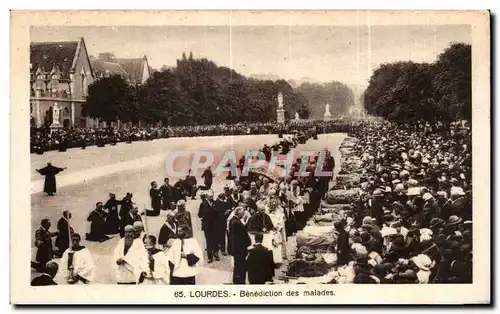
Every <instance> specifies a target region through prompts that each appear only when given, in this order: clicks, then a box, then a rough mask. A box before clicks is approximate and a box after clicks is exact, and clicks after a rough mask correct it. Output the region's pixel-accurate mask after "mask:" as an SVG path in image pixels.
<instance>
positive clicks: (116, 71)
mask: <svg viewBox="0 0 500 314" xmlns="http://www.w3.org/2000/svg"><path fill="white" fill-rule="evenodd" d="M90 64H91V65H92V69H94V73H95V75H96V77H99V76H100V75H101V74H105V73H106V70H108V71H109V74H110V75H121V76H122V77H124V78H128V73H127V72H126V71H125V70H124V69H123V68H122V67H121V65H120V64H118V63H116V62H109V61H101V60H97V59H91V60H90Z"/></svg>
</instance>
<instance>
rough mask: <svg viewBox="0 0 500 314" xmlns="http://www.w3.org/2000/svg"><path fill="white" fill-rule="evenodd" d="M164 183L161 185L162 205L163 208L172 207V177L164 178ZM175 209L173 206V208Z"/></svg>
mask: <svg viewBox="0 0 500 314" xmlns="http://www.w3.org/2000/svg"><path fill="white" fill-rule="evenodd" d="M163 182H164V184H163V185H162V186H161V187H160V194H161V205H162V209H163V210H167V209H170V204H171V202H172V193H173V192H172V189H173V188H172V186H171V185H170V179H169V178H165V180H163ZM171 209H173V208H171Z"/></svg>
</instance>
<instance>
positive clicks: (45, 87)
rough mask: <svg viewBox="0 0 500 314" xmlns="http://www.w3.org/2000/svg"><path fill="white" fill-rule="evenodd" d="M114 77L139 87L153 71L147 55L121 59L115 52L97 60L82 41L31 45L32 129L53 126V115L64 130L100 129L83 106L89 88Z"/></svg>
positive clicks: (104, 54) (101, 54) (105, 54)
mask: <svg viewBox="0 0 500 314" xmlns="http://www.w3.org/2000/svg"><path fill="white" fill-rule="evenodd" d="M112 75H120V76H122V77H123V78H124V79H125V80H126V81H127V82H128V83H129V84H131V85H136V86H137V85H141V84H144V82H146V80H147V79H148V78H149V77H150V75H151V68H150V67H149V64H148V61H147V57H146V56H144V57H142V58H130V59H120V58H116V57H115V56H114V55H113V54H112V53H100V54H99V55H98V58H93V57H90V56H89V54H88V52H87V47H86V45H85V41H84V39H83V38H80V40H78V41H64V42H34V43H31V45H30V114H31V120H30V123H31V126H35V127H41V126H49V125H51V124H52V122H53V118H54V117H53V113H54V112H56V114H58V115H59V117H58V119H56V120H58V121H59V122H60V124H61V126H62V127H64V128H68V127H95V126H97V125H98V123H97V121H96V119H92V118H89V117H85V116H84V115H83V113H82V107H83V104H84V103H85V99H86V97H87V92H88V87H89V85H90V84H92V83H93V82H94V81H96V80H99V79H102V78H105V77H109V76H112ZM53 108H57V109H58V110H56V111H54V110H53Z"/></svg>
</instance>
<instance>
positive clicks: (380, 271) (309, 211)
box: [34, 121, 473, 285]
mask: <svg viewBox="0 0 500 314" xmlns="http://www.w3.org/2000/svg"><path fill="white" fill-rule="evenodd" d="M349 136H350V137H349V138H348V140H346V143H347V142H348V144H346V145H344V148H345V147H348V148H349V149H348V150H345V149H344V152H345V155H343V157H342V161H341V172H340V174H339V176H338V178H337V180H336V181H337V182H336V185H335V186H334V187H333V190H330V191H329V186H330V181H331V179H332V178H331V177H316V176H315V172H314V169H316V168H317V167H319V166H321V167H322V170H324V171H332V170H333V169H334V167H335V160H334V159H333V157H332V156H331V154H330V152H329V151H328V150H326V158H325V159H324V161H323V164H322V165H318V164H317V163H318V156H311V157H309V160H308V166H307V171H308V172H309V173H310V175H309V176H307V177H300V176H297V171H298V170H299V168H300V164H301V160H297V161H295V162H294V164H293V166H292V168H291V172H290V173H288V174H287V175H286V176H282V177H273V176H269V175H268V174H266V173H265V172H259V171H255V172H251V173H250V174H249V175H248V176H246V177H237V178H231V179H232V180H231V184H229V185H226V186H224V188H223V191H222V192H221V193H217V194H216V193H214V191H213V189H212V183H213V174H212V172H211V169H210V168H207V169H206V170H205V172H204V173H203V175H202V179H203V181H204V182H203V183H204V184H203V185H201V184H200V185H198V184H197V180H196V178H195V177H194V176H193V175H192V174H191V173H190V174H189V175H188V176H187V177H186V178H184V179H180V180H179V181H178V182H176V183H175V184H174V185H170V180H169V179H168V178H166V179H165V180H164V184H163V185H162V186H160V187H158V185H157V183H156V182H151V186H150V197H151V210H146V211H145V212H144V213H143V215H141V214H140V213H139V210H138V208H137V206H136V205H135V204H134V202H133V200H132V194H130V193H127V195H126V196H125V197H124V198H123V199H122V200H116V197H115V195H113V194H111V195H110V199H109V200H108V201H107V202H106V203H105V204H102V203H97V204H96V208H95V210H93V211H92V212H91V213H90V215H89V217H88V221H89V222H90V226H91V227H90V232H89V234H87V235H86V239H87V240H89V241H99V242H102V241H106V240H107V239H108V238H109V235H113V234H118V233H119V234H120V236H121V240H120V242H119V243H118V245H117V247H116V250H115V252H114V259H113V268H114V269H115V270H116V282H117V283H119V284H148V283H149V284H173V285H176V284H195V283H196V274H197V271H198V270H197V269H198V267H199V266H200V265H202V264H203V263H204V262H205V261H206V262H207V263H217V262H218V261H219V260H220V259H221V255H222V256H224V255H230V256H231V260H232V265H233V283H234V284H245V283H247V281H248V283H250V284H264V283H267V282H273V280H274V279H276V273H275V270H276V269H277V268H278V267H279V266H280V265H281V264H282V263H283V262H285V261H286V260H287V259H289V257H290V255H291V254H289V253H290V252H287V248H288V246H287V242H288V241H289V240H290V237H291V236H293V235H295V234H297V233H298V232H300V231H301V230H303V229H304V228H305V227H307V226H308V225H310V223H311V221H314V220H315V217H317V215H318V213H320V212H321V210H322V207H323V206H324V204H325V200H327V199H328V198H329V194H330V193H331V192H335V191H336V190H338V189H343V190H345V191H357V197H356V198H355V199H354V200H353V201H352V202H350V203H349V204H348V205H349V206H348V207H349V208H350V210H342V215H340V216H336V217H340V218H336V219H333V220H331V221H330V223H329V227H330V230H329V231H328V232H329V233H330V234H331V235H332V236H333V238H334V239H335V240H334V241H333V242H332V244H331V245H330V246H329V247H328V248H327V251H328V252H330V253H334V254H335V261H334V262H333V264H332V265H333V267H331V268H330V269H329V271H328V272H326V273H325V274H326V275H325V276H326V277H327V278H328V280H327V282H328V283H359V284H365V283H372V284H379V283H470V282H472V251H473V250H472V216H473V215H472V195H471V190H472V160H471V159H472V151H471V149H472V148H471V134H470V129H469V128H458V126H457V128H455V129H454V130H451V131H450V132H448V133H446V134H437V133H434V132H432V130H430V129H428V128H423V129H421V130H414V129H412V130H410V129H408V128H406V127H405V126H403V125H397V124H392V123H389V122H380V121H375V122H374V121H371V122H369V123H358V124H357V125H356V126H354V127H352V128H351V130H350V132H349ZM312 137H313V138H314V134H313V135H312ZM307 138H308V139H309V138H311V136H307ZM287 145H288V146H290V147H293V146H296V145H297V142H296V141H292V142H291V143H290V142H289V143H286V141H285V143H283V141H282V142H281V143H280V144H279V145H278V146H277V147H279V148H280V149H281V151H282V152H283V150H286V147H287ZM290 147H289V148H290ZM284 148H285V149H284ZM269 149H270V148H269V146H267V145H266V146H265V147H264V148H263V149H262V150H263V151H268V150H269ZM341 151H342V148H341ZM266 156H267V155H266ZM346 176H352V177H354V179H352V178H351V180H345V177H346ZM342 177H343V178H344V181H342V180H340V179H341V178H342ZM198 195H199V197H200V198H201V202H200V205H199V210H198V218H200V219H201V226H202V231H203V233H204V236H205V243H206V247H205V248H204V249H202V248H201V247H200V244H199V243H198V242H197V241H196V239H195V238H194V237H193V224H192V219H193V218H192V216H191V213H190V212H189V211H187V210H186V202H189V201H190V199H195V198H196V197H197V196H198ZM162 211H164V212H165V213H166V220H165V222H164V224H163V226H162V227H161V230H160V232H159V233H158V234H157V235H156V234H154V235H153V234H151V233H149V232H148V228H147V217H149V216H155V217H157V216H159V215H160V213H161V212H162ZM70 216H71V213H69V212H65V213H64V214H63V217H62V218H61V220H60V221H59V222H58V232H50V231H49V230H50V221H48V220H44V221H42V226H41V228H40V229H39V230H37V232H36V246H37V248H38V252H39V253H37V257H36V263H34V267H38V269H39V270H40V271H42V272H43V274H42V276H46V277H47V276H48V277H50V276H52V277H53V276H55V274H56V273H57V264H54V262H53V261H52V258H53V256H54V254H59V255H60V256H62V257H63V262H61V263H63V264H64V265H65V266H64V267H65V270H64V271H65V276H66V278H67V279H68V282H69V283H75V282H83V283H88V282H92V280H93V279H92V278H93V277H92V276H93V275H92V273H93V271H92V269H90V268H92V267H93V266H92V267H91V265H93V263H92V262H91V261H92V257H91V256H90V254H88V251H86V249H85V248H82V247H81V246H80V244H79V243H80V236H79V235H78V234H75V233H74V232H73V231H72V229H71V227H69V225H68V223H67V222H68V221H69V220H70ZM66 235H67V236H66ZM53 237H57V238H56V246H57V250H56V252H54V250H53V249H52V238H53ZM62 238H65V239H62ZM40 252H41V253H40ZM80 253H81V254H80ZM205 254H206V255H205ZM299 255H301V254H299V253H297V254H296V257H297V258H299ZM64 256H71V258H70V259H69V260H70V261H71V263H72V264H71V265H73V266H71V267H68V266H67V263H68V257H66V259H65V258H64ZM291 262H292V261H291ZM78 265H79V266H78ZM82 265H83V266H82ZM60 268H61V267H60V266H59V269H60ZM68 269H69V270H71V271H68ZM54 271H55V272H54ZM325 276H319V277H322V278H323V279H324V278H325ZM35 279H37V280H39V281H40V279H39V278H35Z"/></svg>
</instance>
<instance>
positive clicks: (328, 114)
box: [323, 104, 332, 121]
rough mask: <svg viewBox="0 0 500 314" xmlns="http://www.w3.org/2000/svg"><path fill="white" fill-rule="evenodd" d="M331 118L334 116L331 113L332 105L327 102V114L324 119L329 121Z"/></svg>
mask: <svg viewBox="0 0 500 314" xmlns="http://www.w3.org/2000/svg"><path fill="white" fill-rule="evenodd" d="M331 118H332V115H331V114H330V105H329V104H326V105H325V115H324V116H323V120H325V121H327V120H331Z"/></svg>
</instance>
